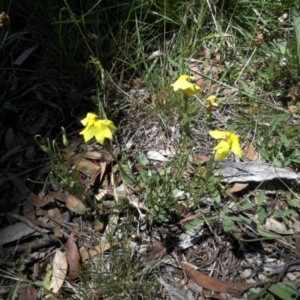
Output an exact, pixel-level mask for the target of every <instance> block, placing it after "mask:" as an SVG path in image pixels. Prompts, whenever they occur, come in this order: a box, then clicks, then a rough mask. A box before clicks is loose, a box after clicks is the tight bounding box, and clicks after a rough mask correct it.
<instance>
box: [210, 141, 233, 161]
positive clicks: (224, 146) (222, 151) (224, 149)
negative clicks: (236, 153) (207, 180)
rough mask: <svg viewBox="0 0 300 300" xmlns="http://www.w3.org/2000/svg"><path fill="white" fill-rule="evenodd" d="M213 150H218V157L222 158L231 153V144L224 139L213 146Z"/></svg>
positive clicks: (218, 158)
mask: <svg viewBox="0 0 300 300" xmlns="http://www.w3.org/2000/svg"><path fill="white" fill-rule="evenodd" d="M213 150H215V151H216V155H215V156H216V159H217V160H222V159H224V158H226V157H227V156H228V154H229V151H230V145H229V144H228V143H227V142H226V141H224V140H221V141H220V142H219V143H218V145H217V146H216V147H214V148H213Z"/></svg>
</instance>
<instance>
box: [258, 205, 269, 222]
mask: <svg viewBox="0 0 300 300" xmlns="http://www.w3.org/2000/svg"><path fill="white" fill-rule="evenodd" d="M256 213H257V216H258V220H259V221H260V223H262V224H263V223H265V221H266V217H267V215H266V211H265V209H264V208H263V207H261V206H260V207H259V208H258V209H257V211H256Z"/></svg>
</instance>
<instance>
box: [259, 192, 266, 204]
mask: <svg viewBox="0 0 300 300" xmlns="http://www.w3.org/2000/svg"><path fill="white" fill-rule="evenodd" d="M264 201H265V192H264V191H259V192H258V195H257V202H258V204H260V205H261V204H263V202H264Z"/></svg>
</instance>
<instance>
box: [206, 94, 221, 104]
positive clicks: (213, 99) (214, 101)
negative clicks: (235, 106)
mask: <svg viewBox="0 0 300 300" xmlns="http://www.w3.org/2000/svg"><path fill="white" fill-rule="evenodd" d="M206 101H207V102H208V103H207V105H209V106H215V107H218V106H219V104H218V103H217V97H216V96H214V95H213V96H209V97H208V98H207V99H206Z"/></svg>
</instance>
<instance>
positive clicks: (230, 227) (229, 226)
mask: <svg viewBox="0 0 300 300" xmlns="http://www.w3.org/2000/svg"><path fill="white" fill-rule="evenodd" d="M222 220H223V227H224V230H225V231H226V232H238V231H239V230H238V228H237V227H236V226H235V224H234V222H233V220H232V219H231V217H228V216H222Z"/></svg>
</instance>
